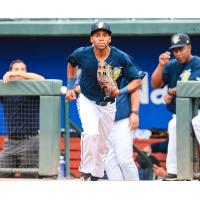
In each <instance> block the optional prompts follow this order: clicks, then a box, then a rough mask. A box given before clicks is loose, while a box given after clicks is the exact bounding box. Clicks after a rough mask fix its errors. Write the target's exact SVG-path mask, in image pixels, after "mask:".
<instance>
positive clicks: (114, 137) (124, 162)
mask: <svg viewBox="0 0 200 200" xmlns="http://www.w3.org/2000/svg"><path fill="white" fill-rule="evenodd" d="M141 75H142V76H141V78H143V77H144V75H145V73H142V74H141ZM125 85H127V81H126V80H125V79H122V81H121V83H120V88H123V87H124V86H125ZM139 102H140V95H139V91H138V90H136V91H134V92H133V93H132V94H130V95H129V94H125V95H122V96H118V97H117V98H116V107H117V112H116V116H115V123H114V126H113V128H112V131H111V133H110V136H109V152H108V155H107V156H106V165H105V166H106V168H105V169H106V174H107V176H108V179H109V180H139V175H138V169H137V166H136V165H135V163H134V160H133V157H132V155H133V134H134V131H135V129H137V127H138V125H139V116H138V112H139ZM125 105H126V106H125Z"/></svg>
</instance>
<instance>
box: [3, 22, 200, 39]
mask: <svg viewBox="0 0 200 200" xmlns="http://www.w3.org/2000/svg"><path fill="white" fill-rule="evenodd" d="M96 20H103V21H105V22H108V23H110V25H111V26H112V31H113V35H114V36H129V35H130V36H133V35H139V36H145V35H151V36H152V35H170V34H173V33H175V32H186V33H188V34H191V35H192V34H199V33H200V19H177V18H173V19H171V18H168V19H156V18H155V19H148V18H145V19H142V18H140V19H139V18H125V19H124V18H122V19H120V18H117V19H112V18H110V19H64V18H61V19H17V18H16V19H0V36H15V37H16V36H20V37H21V36H84V35H88V34H89V33H88V30H90V26H91V24H92V23H94V22H95V21H96Z"/></svg>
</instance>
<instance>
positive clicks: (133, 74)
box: [120, 54, 146, 94]
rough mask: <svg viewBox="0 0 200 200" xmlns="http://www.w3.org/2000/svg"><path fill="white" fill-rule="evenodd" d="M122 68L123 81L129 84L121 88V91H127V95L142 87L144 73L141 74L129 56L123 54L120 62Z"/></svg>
mask: <svg viewBox="0 0 200 200" xmlns="http://www.w3.org/2000/svg"><path fill="white" fill-rule="evenodd" d="M121 62H122V63H121V64H122V66H124V67H123V74H124V77H125V79H126V80H127V81H128V82H129V84H128V85H127V86H126V87H124V88H122V89H121V90H122V92H120V93H122V94H123V91H125V90H126V91H127V93H132V92H134V91H136V90H138V89H140V88H141V86H142V79H143V78H144V77H145V75H146V73H145V72H143V71H142V70H141V69H140V68H139V67H138V66H137V65H136V64H135V63H134V60H133V58H132V57H131V56H129V55H128V54H125V55H124V56H123V59H122V61H121Z"/></svg>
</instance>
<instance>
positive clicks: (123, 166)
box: [105, 118, 139, 180]
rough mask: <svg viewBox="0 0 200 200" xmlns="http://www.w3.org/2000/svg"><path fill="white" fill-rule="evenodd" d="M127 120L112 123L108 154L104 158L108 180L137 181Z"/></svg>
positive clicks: (130, 133)
mask: <svg viewBox="0 0 200 200" xmlns="http://www.w3.org/2000/svg"><path fill="white" fill-rule="evenodd" d="M128 120H129V119H128V118H126V119H122V120H119V121H117V122H115V123H114V126H113V129H112V132H111V134H110V136H109V152H108V155H107V156H106V168H105V169H106V174H107V176H108V179H109V180H139V175H138V169H137V166H136V165H135V163H134V160H133V157H132V155H133V133H134V132H133V131H131V130H130V127H129V121H128Z"/></svg>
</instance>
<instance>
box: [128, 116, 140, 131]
mask: <svg viewBox="0 0 200 200" xmlns="http://www.w3.org/2000/svg"><path fill="white" fill-rule="evenodd" d="M129 126H130V129H131V130H132V131H133V130H135V129H137V128H138V126H139V116H138V115H137V114H135V113H131V115H130V116H129Z"/></svg>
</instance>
